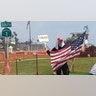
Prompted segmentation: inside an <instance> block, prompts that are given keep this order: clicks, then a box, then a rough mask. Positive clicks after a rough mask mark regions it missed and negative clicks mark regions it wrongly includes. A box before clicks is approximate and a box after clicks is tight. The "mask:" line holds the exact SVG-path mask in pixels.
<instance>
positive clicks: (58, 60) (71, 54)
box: [47, 31, 86, 75]
mask: <svg viewBox="0 0 96 96" xmlns="http://www.w3.org/2000/svg"><path fill="white" fill-rule="evenodd" d="M85 35H86V31H85V32H83V33H82V34H81V35H80V36H79V37H77V38H76V39H75V40H74V41H72V42H71V43H70V44H68V45H66V46H65V45H64V41H63V39H62V37H58V38H57V43H56V46H55V47H54V48H53V49H52V50H51V51H50V50H47V53H48V54H49V55H50V59H51V67H52V69H53V71H54V72H56V74H57V75H61V71H62V72H63V74H64V75H69V68H68V64H67V61H68V60H70V59H74V58H76V57H78V56H79V55H80V52H81V51H82V45H83V42H84V39H85Z"/></svg>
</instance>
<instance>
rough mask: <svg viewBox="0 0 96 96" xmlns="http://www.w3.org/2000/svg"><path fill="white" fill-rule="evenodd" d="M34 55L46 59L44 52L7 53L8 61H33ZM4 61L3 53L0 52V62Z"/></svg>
mask: <svg viewBox="0 0 96 96" xmlns="http://www.w3.org/2000/svg"><path fill="white" fill-rule="evenodd" d="M36 54H37V55H38V58H48V57H49V56H48V55H47V53H46V51H44V50H38V51H13V52H10V53H9V61H15V60H16V59H17V60H24V59H34V58H35V56H36ZM4 60H5V52H0V62H4Z"/></svg>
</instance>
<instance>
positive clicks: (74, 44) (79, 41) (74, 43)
mask: <svg viewBox="0 0 96 96" xmlns="http://www.w3.org/2000/svg"><path fill="white" fill-rule="evenodd" d="M85 34H86V31H85V32H84V33H83V34H81V35H80V36H79V37H78V38H77V39H76V40H74V41H72V42H71V50H75V49H76V48H77V47H79V46H80V45H81V44H83V42H84V37H85Z"/></svg>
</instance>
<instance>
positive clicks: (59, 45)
mask: <svg viewBox="0 0 96 96" xmlns="http://www.w3.org/2000/svg"><path fill="white" fill-rule="evenodd" d="M64 47H65V44H64V41H63V38H62V37H58V38H57V42H56V46H55V47H54V48H53V49H52V50H51V51H52V52H55V51H58V52H59V51H60V50H62V49H63V48H64ZM51 51H49V50H47V53H48V55H49V56H50V55H51V53H50V52H51ZM57 55H58V56H59V55H60V54H57ZM58 56H57V57H58ZM53 58H54V56H53ZM54 59H56V58H54ZM59 59H60V58H58V62H59ZM54 73H56V75H61V74H62V73H63V75H69V67H68V64H67V62H64V63H63V64H62V66H60V67H58V68H57V69H56V70H55V71H54Z"/></svg>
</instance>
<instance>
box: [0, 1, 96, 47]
mask: <svg viewBox="0 0 96 96" xmlns="http://www.w3.org/2000/svg"><path fill="white" fill-rule="evenodd" d="M5 2H6V3H5ZM95 4H96V0H59V1H58V0H8V1H6V0H2V1H1V2H0V12H1V15H0V18H1V20H0V21H1V22H3V21H11V22H12V28H11V29H12V31H16V32H17V34H18V37H19V38H20V41H26V40H27V41H28V40H29V33H28V30H27V29H26V25H27V21H29V20H30V21H31V35H32V36H31V37H32V40H33V41H34V42H36V41H37V39H38V35H41V34H47V35H48V37H49V42H47V45H48V46H49V47H50V48H52V47H54V45H55V42H56V38H57V37H58V36H62V37H63V38H64V40H65V39H66V38H68V37H71V35H70V33H71V32H83V31H84V30H83V27H84V26H86V25H88V27H89V30H90V32H89V43H91V44H94V45H96V42H95V31H96V28H95V26H96V24H95V23H96V22H95V21H96V13H95V9H96V6H95ZM4 6H6V7H4ZM0 31H1V32H2V28H0Z"/></svg>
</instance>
